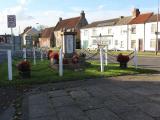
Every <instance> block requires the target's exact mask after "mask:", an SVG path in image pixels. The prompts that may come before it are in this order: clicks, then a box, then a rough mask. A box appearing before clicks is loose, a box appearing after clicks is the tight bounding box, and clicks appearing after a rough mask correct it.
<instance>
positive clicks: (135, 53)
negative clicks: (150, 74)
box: [133, 48, 138, 69]
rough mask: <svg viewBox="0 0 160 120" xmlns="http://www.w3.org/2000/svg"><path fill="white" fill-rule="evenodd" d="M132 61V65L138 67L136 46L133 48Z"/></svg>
mask: <svg viewBox="0 0 160 120" xmlns="http://www.w3.org/2000/svg"><path fill="white" fill-rule="evenodd" d="M133 61H134V66H135V68H136V69H137V67H138V60H137V50H136V48H135V50H134V59H133Z"/></svg>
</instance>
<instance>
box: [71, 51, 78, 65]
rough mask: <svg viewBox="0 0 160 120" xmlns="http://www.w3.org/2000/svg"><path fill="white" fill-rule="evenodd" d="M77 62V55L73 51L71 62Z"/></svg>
mask: <svg viewBox="0 0 160 120" xmlns="http://www.w3.org/2000/svg"><path fill="white" fill-rule="evenodd" d="M78 62H79V56H78V55H77V54H76V53H75V54H74V55H73V57H72V63H73V64H77V63H78Z"/></svg>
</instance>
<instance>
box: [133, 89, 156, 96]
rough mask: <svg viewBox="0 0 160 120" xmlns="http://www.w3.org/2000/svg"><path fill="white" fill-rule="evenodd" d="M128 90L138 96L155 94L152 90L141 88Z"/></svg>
mask: <svg viewBox="0 0 160 120" xmlns="http://www.w3.org/2000/svg"><path fill="white" fill-rule="evenodd" d="M130 90H131V91H132V92H134V93H137V94H140V95H153V94H155V93H157V92H156V91H154V90H150V89H147V88H142V87H141V88H133V89H130Z"/></svg>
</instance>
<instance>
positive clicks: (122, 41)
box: [113, 16, 132, 50]
mask: <svg viewBox="0 0 160 120" xmlns="http://www.w3.org/2000/svg"><path fill="white" fill-rule="evenodd" d="M131 20H132V16H130V17H124V16H121V17H120V20H119V21H118V22H117V24H116V25H115V26H113V27H114V41H115V48H116V49H117V50H128V42H129V30H128V23H129V22H130V21H131Z"/></svg>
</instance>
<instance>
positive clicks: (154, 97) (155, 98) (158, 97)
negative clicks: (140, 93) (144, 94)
mask: <svg viewBox="0 0 160 120" xmlns="http://www.w3.org/2000/svg"><path fill="white" fill-rule="evenodd" d="M148 98H149V99H150V100H152V101H155V102H159V103H160V94H155V95H151V96H148Z"/></svg>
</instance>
